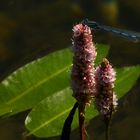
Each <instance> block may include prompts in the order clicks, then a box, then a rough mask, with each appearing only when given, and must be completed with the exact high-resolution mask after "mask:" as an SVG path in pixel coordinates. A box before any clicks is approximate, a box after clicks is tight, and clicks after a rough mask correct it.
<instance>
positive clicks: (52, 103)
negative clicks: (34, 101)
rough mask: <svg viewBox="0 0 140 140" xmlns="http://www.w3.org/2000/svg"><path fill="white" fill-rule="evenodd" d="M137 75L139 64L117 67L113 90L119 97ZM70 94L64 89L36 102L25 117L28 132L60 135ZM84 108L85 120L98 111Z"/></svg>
mask: <svg viewBox="0 0 140 140" xmlns="http://www.w3.org/2000/svg"><path fill="white" fill-rule="evenodd" d="M139 75H140V66H137V67H125V68H119V69H117V80H116V83H115V92H116V94H117V95H118V97H119V98H120V97H122V96H123V95H125V94H126V93H127V92H128V91H129V90H130V89H131V88H132V86H133V85H134V83H135V82H136V80H137V79H138V77H139ZM131 77H133V78H131ZM126 81H127V82H126ZM122 88H123V90H122ZM71 94H72V93H71V91H70V90H69V88H68V89H64V90H63V91H61V92H58V93H56V94H54V95H53V96H50V97H47V98H46V99H44V101H42V102H41V103H40V104H38V106H36V107H35V108H34V109H33V110H32V111H31V113H30V114H29V115H28V117H27V118H26V127H27V129H29V130H30V133H29V134H34V135H36V136H38V137H51V136H56V135H60V134H61V131H62V127H63V124H64V121H65V119H66V117H67V115H68V114H69V111H70V110H71V108H72V107H73V104H74V100H73V98H72V97H71ZM86 109H87V110H86V122H89V120H91V119H92V118H93V117H95V116H96V115H97V114H98V113H97V112H96V110H95V109H94V108H93V107H87V108H86ZM77 114H78V113H77ZM77 118H78V117H77V116H75V118H74V121H73V128H76V127H78V122H77Z"/></svg>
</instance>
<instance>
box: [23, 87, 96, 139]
mask: <svg viewBox="0 0 140 140" xmlns="http://www.w3.org/2000/svg"><path fill="white" fill-rule="evenodd" d="M71 95H72V91H71V90H70V88H67V89H64V90H63V91H60V92H57V93H55V94H54V95H52V96H49V97H47V98H46V99H44V100H43V101H42V102H40V104H38V105H37V106H36V107H35V108H34V109H33V110H32V111H31V112H30V113H29V115H28V116H27V118H26V120H25V124H26V127H27V128H28V129H29V130H30V133H29V134H28V135H30V134H34V135H36V136H39V137H51V136H56V135H60V134H61V131H62V128H63V124H64V121H65V119H66V118H67V116H68V114H69V112H70V110H71V109H72V107H73V105H74V103H75V102H76V101H75V99H74V98H73V97H72V96H71ZM76 114H78V113H77V112H76ZM96 114H97V112H96V111H95V110H94V109H93V108H92V107H87V111H86V122H87V121H88V120H89V119H91V118H92V117H93V115H94V116H95V115H96ZM77 119H78V117H77V115H76V116H75V117H74V121H73V124H72V125H73V129H74V128H76V127H77V126H78V120H77Z"/></svg>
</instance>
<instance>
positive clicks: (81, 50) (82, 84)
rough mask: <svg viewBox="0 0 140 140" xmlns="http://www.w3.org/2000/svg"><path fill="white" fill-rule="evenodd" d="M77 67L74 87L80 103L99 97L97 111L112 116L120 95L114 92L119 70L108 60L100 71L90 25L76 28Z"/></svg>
mask: <svg viewBox="0 0 140 140" xmlns="http://www.w3.org/2000/svg"><path fill="white" fill-rule="evenodd" d="M72 44H73V53H74V55H73V67H72V72H71V88H72V90H73V96H74V97H75V98H76V100H77V102H78V103H83V104H90V102H91V99H92V98H93V97H95V105H96V108H97V110H98V111H99V112H100V113H101V114H103V115H108V114H110V113H111V112H112V111H114V110H115V108H116V106H117V98H116V95H115V94H114V92H113V88H114V82H115V79H116V78H115V76H116V73H115V70H114V69H113V67H112V66H111V64H110V63H109V61H108V60H107V59H104V60H103V62H102V63H101V65H99V66H98V67H97V68H96V70H95V68H94V67H95V66H94V61H95V59H96V55H97V52H96V48H95V44H94V43H93V41H92V34H91V30H90V28H89V27H88V26H87V25H83V24H77V25H76V26H74V27H73V42H72Z"/></svg>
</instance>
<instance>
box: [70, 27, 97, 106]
mask: <svg viewBox="0 0 140 140" xmlns="http://www.w3.org/2000/svg"><path fill="white" fill-rule="evenodd" d="M73 33H74V34H73V53H74V56H73V67H72V73H71V79H72V82H71V87H72V90H73V96H74V97H75V98H76V99H77V101H78V102H82V103H85V104H89V103H90V101H91V98H92V97H93V96H94V93H95V91H94V89H95V77H94V71H95V70H94V63H93V62H94V60H95V58H96V50H95V45H94V44H93V42H92V35H91V30H90V28H89V27H88V26H86V25H82V24H78V25H76V26H74V28H73Z"/></svg>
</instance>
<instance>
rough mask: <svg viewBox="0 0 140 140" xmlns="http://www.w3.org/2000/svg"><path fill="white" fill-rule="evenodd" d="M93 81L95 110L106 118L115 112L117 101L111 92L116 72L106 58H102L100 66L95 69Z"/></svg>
mask: <svg viewBox="0 0 140 140" xmlns="http://www.w3.org/2000/svg"><path fill="white" fill-rule="evenodd" d="M95 80H96V98H95V105H96V107H97V110H98V111H99V112H100V113H101V114H102V115H105V116H106V117H107V116H109V115H111V114H112V112H113V111H115V108H116V106H117V101H118V100H117V97H116V95H115V93H114V91H113V88H114V82H115V80H116V72H115V70H114V69H113V67H112V65H111V64H110V63H109V61H108V60H107V59H106V58H104V59H103V62H102V63H101V65H99V66H98V67H97V68H96V72H95Z"/></svg>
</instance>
